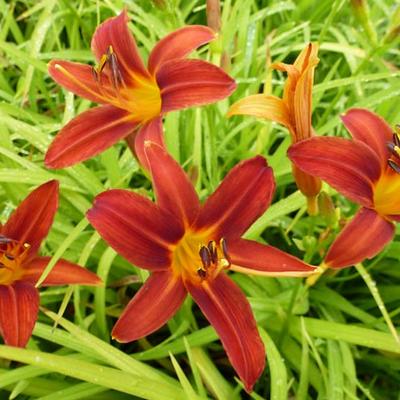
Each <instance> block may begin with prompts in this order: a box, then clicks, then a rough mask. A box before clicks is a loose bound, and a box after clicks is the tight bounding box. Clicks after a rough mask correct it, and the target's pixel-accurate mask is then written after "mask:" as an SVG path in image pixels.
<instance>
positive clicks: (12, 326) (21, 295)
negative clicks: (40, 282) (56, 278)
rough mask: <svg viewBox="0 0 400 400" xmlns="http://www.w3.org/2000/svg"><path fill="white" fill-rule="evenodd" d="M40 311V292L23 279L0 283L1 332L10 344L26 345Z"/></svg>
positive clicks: (16, 345) (5, 340)
mask: <svg viewBox="0 0 400 400" xmlns="http://www.w3.org/2000/svg"><path fill="white" fill-rule="evenodd" d="M38 311H39V293H38V291H37V290H36V289H35V287H34V286H33V285H32V284H30V283H28V282H23V281H17V282H14V283H13V284H12V285H8V286H5V285H0V333H1V336H3V338H4V342H5V343H6V344H7V345H9V346H15V347H25V346H26V344H27V343H28V340H29V338H30V337H31V335H32V330H33V327H34V325H35V322H36V320H37V315H38Z"/></svg>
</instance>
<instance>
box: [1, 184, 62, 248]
mask: <svg viewBox="0 0 400 400" xmlns="http://www.w3.org/2000/svg"><path fill="white" fill-rule="evenodd" d="M57 207H58V181H55V180H53V181H49V182H47V183H44V184H43V185H40V186H39V187H38V188H36V189H35V190H34V191H33V192H31V193H30V194H29V195H28V196H27V197H26V198H25V200H24V201H23V202H22V203H20V205H19V206H18V207H17V209H16V210H15V211H14V212H13V213H12V214H11V216H10V218H9V219H8V221H7V222H6V224H5V225H4V226H3V229H2V231H1V234H2V235H4V236H6V237H8V238H10V239H14V240H17V241H20V242H22V243H29V245H30V249H29V253H30V254H31V255H33V254H36V253H37V251H38V249H39V247H40V244H41V242H42V240H43V239H44V238H45V237H46V236H47V234H48V233H49V230H50V227H51V225H52V223H53V219H54V215H55V213H56V211H57Z"/></svg>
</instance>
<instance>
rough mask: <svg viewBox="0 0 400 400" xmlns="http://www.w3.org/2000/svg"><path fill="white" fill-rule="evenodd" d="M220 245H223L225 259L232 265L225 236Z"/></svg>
mask: <svg viewBox="0 0 400 400" xmlns="http://www.w3.org/2000/svg"><path fill="white" fill-rule="evenodd" d="M219 245H220V246H221V249H222V252H223V254H224V257H225V260H226V261H228V264H229V265H231V259H230V257H229V255H228V247H227V244H226V240H225V239H224V238H222V239H221V240H220V241H219Z"/></svg>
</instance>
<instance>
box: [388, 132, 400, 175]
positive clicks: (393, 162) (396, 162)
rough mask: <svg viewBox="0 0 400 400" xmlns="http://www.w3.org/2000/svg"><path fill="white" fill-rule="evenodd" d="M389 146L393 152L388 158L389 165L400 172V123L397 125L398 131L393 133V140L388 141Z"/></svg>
mask: <svg viewBox="0 0 400 400" xmlns="http://www.w3.org/2000/svg"><path fill="white" fill-rule="evenodd" d="M387 148H388V149H389V151H390V154H391V155H390V158H389V159H388V165H389V167H390V168H392V170H393V171H395V172H397V173H398V174H400V125H396V132H395V133H393V142H388V143H387Z"/></svg>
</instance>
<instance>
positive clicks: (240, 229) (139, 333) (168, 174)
mask: <svg viewBox="0 0 400 400" xmlns="http://www.w3.org/2000/svg"><path fill="white" fill-rule="evenodd" d="M144 152H145V156H146V157H147V160H148V165H149V169H150V173H151V177H152V180H153V185H154V190H155V195H156V199H157V201H156V204H154V203H153V202H151V201H150V200H148V199H147V198H144V197H142V196H139V195H138V194H136V193H132V192H129V191H127V190H119V189H118V190H109V191H107V192H104V193H102V194H100V195H98V196H97V197H96V199H95V202H94V205H93V208H92V209H91V210H89V212H88V214H87V217H88V219H89V221H90V222H91V223H92V225H93V226H94V227H95V228H96V229H97V231H98V232H99V233H100V235H101V236H102V237H103V239H104V240H106V241H107V242H108V243H109V244H110V246H111V247H113V248H114V249H115V250H116V251H117V252H118V253H119V254H121V255H122V256H124V257H125V258H126V259H127V260H129V261H130V262H131V263H133V264H135V265H137V266H138V267H140V268H144V269H148V270H150V271H151V275H150V277H149V279H148V280H147V281H146V282H145V283H144V285H143V286H142V288H141V289H140V290H139V292H138V293H137V294H136V296H135V297H134V298H133V299H132V300H131V302H130V303H129V304H128V306H127V307H126V309H125V311H124V312H123V314H122V315H121V317H120V319H119V320H118V322H117V323H116V325H115V326H114V329H113V332H112V335H113V337H114V338H116V339H117V340H118V341H121V342H130V341H133V340H136V339H139V338H141V337H143V336H146V335H148V334H150V333H152V332H153V331H155V330H156V329H158V328H160V327H161V326H162V325H163V324H164V323H165V322H166V321H167V320H168V319H169V318H171V317H172V316H173V315H174V314H175V312H176V311H177V310H178V308H179V307H180V306H181V304H182V302H183V301H184V299H185V297H186V295H187V293H188V292H189V293H190V295H191V296H192V297H193V299H194V300H195V302H196V303H197V304H198V305H199V307H200V309H201V310H202V311H203V313H204V315H205V316H206V317H207V319H208V320H209V321H210V323H211V324H212V325H213V326H214V328H215V330H216V331H217V333H218V335H219V336H220V338H221V341H222V344H223V346H224V348H225V350H226V352H227V354H228V357H229V359H230V361H231V363H232V365H233V367H234V368H235V370H236V371H237V373H238V375H239V377H240V379H241V380H242V381H243V382H244V384H245V387H246V390H248V391H250V390H251V389H252V387H253V385H254V383H255V381H256V380H257V379H258V377H259V376H260V374H261V372H262V371H263V368H264V363H265V352H264V347H263V344H262V342H261V339H260V337H259V334H258V331H257V327H256V322H255V320H254V317H253V315H252V312H251V309H250V305H249V304H248V302H247V299H246V297H245V296H244V295H243V293H242V292H241V291H240V289H239V288H238V287H237V286H236V285H235V284H234V283H233V281H232V280H231V279H230V278H229V277H228V275H227V274H226V273H225V272H226V271H227V270H233V271H239V272H243V273H248V274H256V275H266V276H305V275H309V274H311V273H312V272H313V271H314V270H315V269H314V268H313V267H311V266H309V265H307V264H305V263H303V262H302V261H300V260H299V259H297V258H295V257H293V256H291V255H288V254H286V253H284V252H282V251H280V250H278V249H276V248H274V247H272V246H267V245H263V244H260V243H257V242H254V241H251V240H246V239H241V236H242V235H243V234H244V232H246V230H247V229H248V228H249V226H250V225H251V224H252V223H253V222H254V221H255V220H256V219H257V218H258V217H259V216H260V215H261V214H263V213H264V211H265V210H266V209H267V208H268V206H269V204H270V202H271V198H272V195H273V193H274V189H275V182H274V178H273V174H272V170H271V168H269V167H268V166H267V164H266V161H265V159H264V158H263V157H261V156H258V157H255V158H252V159H250V160H247V161H244V162H242V163H240V164H239V165H237V166H236V167H234V168H233V169H232V170H231V172H230V173H229V174H228V175H227V176H226V178H225V179H224V181H223V182H222V183H221V184H220V186H219V187H218V188H217V190H216V191H215V192H214V193H213V194H212V195H211V196H210V197H209V198H208V200H207V201H206V202H205V203H204V204H203V205H201V204H200V202H199V199H198V197H197V194H196V192H195V189H194V187H193V185H192V184H191V182H190V181H189V179H188V177H187V175H186V174H185V172H184V171H183V169H182V168H181V167H180V166H179V164H178V163H177V162H176V161H175V160H174V159H173V158H172V157H171V156H170V155H169V154H168V153H167V152H166V151H165V150H164V149H163V148H162V147H160V146H159V145H158V144H155V143H152V142H149V141H146V142H145V146H144Z"/></svg>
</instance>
